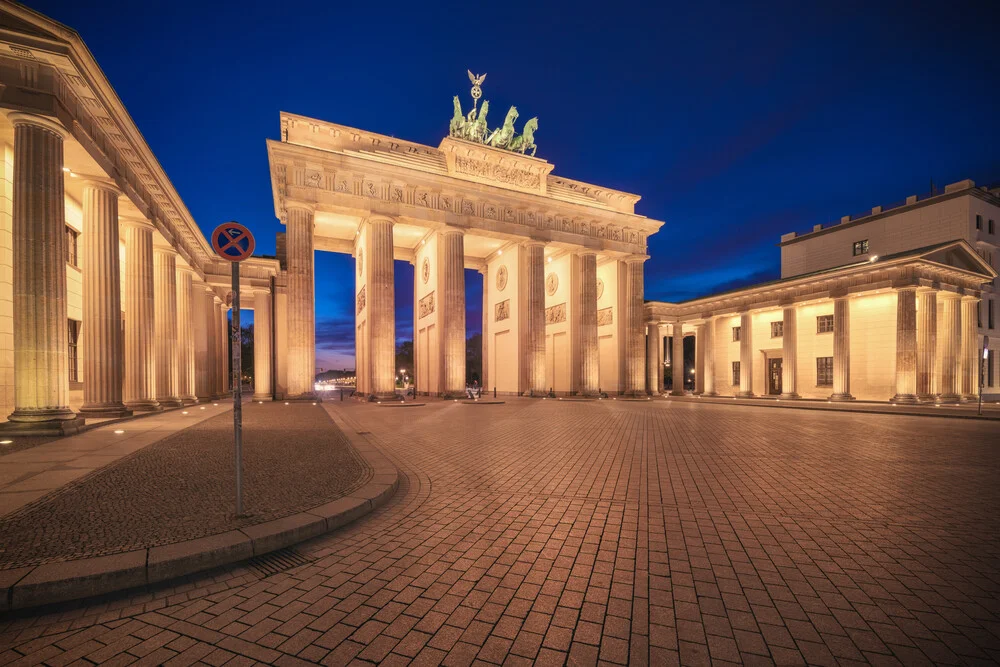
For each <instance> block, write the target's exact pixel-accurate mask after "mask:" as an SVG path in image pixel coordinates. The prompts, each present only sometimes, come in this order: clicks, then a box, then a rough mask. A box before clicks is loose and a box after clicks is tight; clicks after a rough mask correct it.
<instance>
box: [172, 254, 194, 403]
mask: <svg viewBox="0 0 1000 667" xmlns="http://www.w3.org/2000/svg"><path fill="white" fill-rule="evenodd" d="M193 280H194V270H192V269H191V268H190V267H188V266H178V267H177V395H178V396H179V397H180V399H181V402H183V403H184V405H193V404H194V403H197V402H198V396H197V394H196V393H195V368H194V335H195V334H194V283H193Z"/></svg>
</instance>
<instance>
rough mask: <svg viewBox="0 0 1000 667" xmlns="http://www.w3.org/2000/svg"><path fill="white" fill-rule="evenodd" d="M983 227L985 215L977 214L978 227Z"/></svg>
mask: <svg viewBox="0 0 1000 667" xmlns="http://www.w3.org/2000/svg"><path fill="white" fill-rule="evenodd" d="M982 228H983V216H981V215H977V216H976V229H982Z"/></svg>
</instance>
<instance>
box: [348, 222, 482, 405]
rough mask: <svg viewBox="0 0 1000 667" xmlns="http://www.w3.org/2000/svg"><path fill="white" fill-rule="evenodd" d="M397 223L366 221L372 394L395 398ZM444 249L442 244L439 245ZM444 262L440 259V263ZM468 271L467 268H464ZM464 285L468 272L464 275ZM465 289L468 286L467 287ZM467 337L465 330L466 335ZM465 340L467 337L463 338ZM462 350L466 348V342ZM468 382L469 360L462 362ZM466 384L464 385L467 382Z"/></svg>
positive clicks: (463, 322)
mask: <svg viewBox="0 0 1000 667" xmlns="http://www.w3.org/2000/svg"><path fill="white" fill-rule="evenodd" d="M393 225H394V222H393V221H392V220H390V219H388V218H371V219H369V220H368V221H367V222H366V223H365V235H366V237H365V240H366V245H367V247H368V252H367V254H368V258H367V259H368V284H367V288H368V297H367V300H368V306H367V307H368V335H369V341H370V343H369V347H368V350H369V356H370V359H371V373H372V377H371V391H370V393H371V395H372V396H374V397H375V398H379V399H382V398H393V397H394V396H395V395H396V297H395V294H396V291H395V285H394V281H395V277H394V276H395V274H394V270H393V255H392V248H393V238H392V228H393ZM439 249H440V246H439ZM440 263H442V262H440V260H439V264H440ZM462 270H463V271H464V268H463V269H462ZM462 280H463V285H464V274H463V278H462ZM462 289H463V291H464V289H465V288H464V286H463V288H462ZM464 303H465V302H464V297H463V302H462V304H463V305H462V309H463V310H462V320H461V323H462V330H463V332H464V330H465V310H464V309H465V305H464ZM462 335H463V336H464V333H463V334H462ZM463 343H464V340H463ZM462 349H463V350H464V349H465V347H464V345H463V347H462ZM462 382H463V383H464V382H465V363H464V359H463V363H462ZM463 386H464V384H463Z"/></svg>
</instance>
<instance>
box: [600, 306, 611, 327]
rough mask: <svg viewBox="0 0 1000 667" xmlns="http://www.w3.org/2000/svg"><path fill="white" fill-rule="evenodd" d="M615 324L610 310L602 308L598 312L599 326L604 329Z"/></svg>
mask: <svg viewBox="0 0 1000 667" xmlns="http://www.w3.org/2000/svg"><path fill="white" fill-rule="evenodd" d="M609 324H614V317H613V312H612V310H611V309H610V308H601V309H600V310H599V311H597V326H599V327H604V326H607V325H609Z"/></svg>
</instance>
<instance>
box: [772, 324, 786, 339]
mask: <svg viewBox="0 0 1000 667" xmlns="http://www.w3.org/2000/svg"><path fill="white" fill-rule="evenodd" d="M784 333H785V323H784V322H771V338H781V337H782V336H783V335H784Z"/></svg>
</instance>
